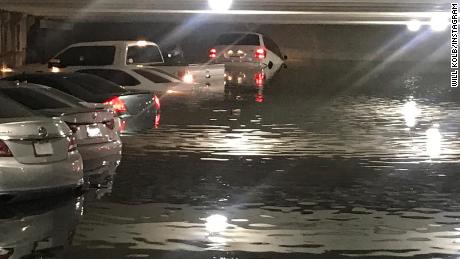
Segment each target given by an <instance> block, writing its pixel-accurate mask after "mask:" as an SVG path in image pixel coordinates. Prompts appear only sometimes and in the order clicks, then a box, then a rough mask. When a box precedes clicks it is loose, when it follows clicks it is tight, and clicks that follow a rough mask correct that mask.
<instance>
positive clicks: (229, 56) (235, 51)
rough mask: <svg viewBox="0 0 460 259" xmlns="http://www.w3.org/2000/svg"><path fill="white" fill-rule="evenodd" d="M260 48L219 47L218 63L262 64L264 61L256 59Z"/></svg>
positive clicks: (247, 46) (246, 46)
mask: <svg viewBox="0 0 460 259" xmlns="http://www.w3.org/2000/svg"><path fill="white" fill-rule="evenodd" d="M260 48H261V47H260V46H249V45H235V46H217V47H216V50H217V55H218V56H217V58H216V62H217V63H219V62H222V63H227V62H261V61H263V59H259V58H256V57H255V54H256V51H257V49H260Z"/></svg>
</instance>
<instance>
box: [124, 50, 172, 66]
mask: <svg viewBox="0 0 460 259" xmlns="http://www.w3.org/2000/svg"><path fill="white" fill-rule="evenodd" d="M163 62H164V60H163V56H162V55H161V51H160V49H159V48H158V47H157V46H154V45H148V46H131V47H128V54H127V56H126V64H127V65H130V64H146V63H163Z"/></svg>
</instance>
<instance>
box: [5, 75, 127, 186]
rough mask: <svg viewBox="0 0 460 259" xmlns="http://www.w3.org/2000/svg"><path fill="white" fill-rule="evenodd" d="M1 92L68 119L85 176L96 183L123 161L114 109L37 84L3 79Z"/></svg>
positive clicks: (25, 103)
mask: <svg viewBox="0 0 460 259" xmlns="http://www.w3.org/2000/svg"><path fill="white" fill-rule="evenodd" d="M0 94H4V95H6V96H8V97H9V98H11V99H13V100H14V101H16V102H18V103H20V104H22V105H24V106H26V107H27V108H29V109H31V110H33V111H36V112H39V113H40V114H43V115H45V116H47V117H58V118H60V119H61V120H63V121H64V122H66V123H67V125H68V126H69V127H70V129H71V130H72V132H73V134H74V136H75V138H76V142H77V145H78V151H79V152H80V154H81V156H82V157H83V164H84V171H85V177H88V178H91V181H93V180H94V182H97V178H98V176H99V175H101V174H102V173H104V172H105V171H111V170H114V169H116V167H117V166H118V164H119V163H120V160H121V149H122V144H121V139H120V136H119V133H118V130H119V123H120V122H119V119H118V118H115V117H114V114H113V112H111V111H109V110H107V109H106V108H97V107H95V104H89V103H85V102H84V101H82V100H81V99H78V98H76V97H74V96H71V95H68V94H66V93H63V92H61V91H59V90H56V89H54V88H50V87H46V86H41V85H35V84H22V83H21V84H13V83H9V82H2V84H0ZM91 106H92V108H89V107H91ZM100 106H101V107H104V106H103V105H100Z"/></svg>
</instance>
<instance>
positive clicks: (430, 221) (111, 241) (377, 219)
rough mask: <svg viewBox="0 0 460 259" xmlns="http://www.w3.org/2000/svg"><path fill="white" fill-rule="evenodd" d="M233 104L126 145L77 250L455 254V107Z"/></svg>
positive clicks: (368, 102)
mask: <svg viewBox="0 0 460 259" xmlns="http://www.w3.org/2000/svg"><path fill="white" fill-rule="evenodd" d="M408 96H409V95H408ZM237 97H238V98H236V97H235V98H234V99H232V101H230V102H210V103H204V104H203V103H201V104H198V103H185V104H182V105H178V106H177V107H176V106H175V107H171V108H170V110H168V109H165V110H163V111H162V124H161V126H160V127H159V128H158V129H153V130H150V131H144V132H141V133H140V134H139V135H132V136H128V137H126V138H124V149H125V150H124V161H123V163H122V167H121V170H120V172H119V174H118V175H117V177H118V178H117V181H116V184H115V186H114V192H113V195H112V197H111V199H106V200H100V201H97V202H95V203H92V204H90V205H89V206H88V207H89V208H88V214H87V216H86V218H85V221H84V224H82V225H81V226H80V227H79V229H78V231H77V232H78V235H77V238H76V242H75V245H76V246H81V247H92V246H94V244H95V243H96V244H98V243H97V242H100V241H101V240H104V242H105V243H103V246H108V247H113V248H117V247H119V246H123V245H127V246H128V247H129V249H132V250H136V249H139V251H142V250H143V249H147V250H163V251H168V252H170V251H178V250H185V251H209V250H212V251H222V252H226V251H247V252H276V253H293V252H297V253H309V254H321V253H326V252H328V253H336V254H345V255H355V256H359V255H372V256H375V257H377V258H378V257H379V256H382V255H387V256H412V255H420V254H436V253H443V254H449V255H453V254H457V253H458V250H459V249H460V246H459V245H458V243H456V241H457V240H458V236H459V235H460V232H459V231H458V229H460V223H458V219H460V215H459V211H460V203H459V202H458V201H459V200H460V187H458V184H457V183H458V180H459V177H458V176H457V175H458V173H457V170H458V166H457V163H458V161H459V160H458V158H459V155H460V148H459V144H460V142H459V141H458V132H459V129H460V113H459V112H460V106H459V105H458V104H456V103H454V102H432V101H429V100H426V99H419V98H415V97H412V96H409V97H401V98H399V99H392V98H377V97H368V96H339V97H335V98H330V99H318V98H311V99H308V98H298V97H297V98H294V97H293V96H292V95H289V96H288V97H287V98H284V97H275V96H273V95H270V94H268V95H264V100H263V103H260V102H258V101H257V99H254V94H253V93H251V94H249V98H247V99H245V98H244V96H243V95H238V96H237ZM235 100H236V101H235ZM250 258H252V257H250ZM274 258H280V257H276V256H275V257H274ZM287 258H289V256H287Z"/></svg>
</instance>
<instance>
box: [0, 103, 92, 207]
mask: <svg viewBox="0 0 460 259" xmlns="http://www.w3.org/2000/svg"><path fill="white" fill-rule="evenodd" d="M0 103H1V104H2V105H1V107H0V179H1V181H0V200H2V201H9V200H10V199H13V198H16V196H21V195H23V194H26V193H27V194H31V193H41V192H42V191H44V190H56V189H64V188H65V189H67V188H72V189H77V188H80V187H82V185H83V183H84V181H83V161H82V158H81V156H80V153H79V152H78V150H77V145H76V141H75V138H74V137H73V135H72V131H71V130H70V128H69V127H68V126H67V125H66V124H65V123H64V122H63V121H61V120H58V119H50V118H46V117H42V116H38V115H37V114H35V113H34V112H32V111H30V110H29V109H27V108H26V107H24V106H22V105H21V104H19V103H17V102H15V101H13V100H11V99H10V98H8V97H6V96H5V95H3V94H0Z"/></svg>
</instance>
